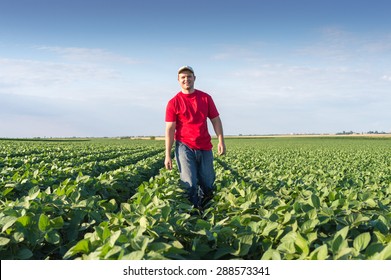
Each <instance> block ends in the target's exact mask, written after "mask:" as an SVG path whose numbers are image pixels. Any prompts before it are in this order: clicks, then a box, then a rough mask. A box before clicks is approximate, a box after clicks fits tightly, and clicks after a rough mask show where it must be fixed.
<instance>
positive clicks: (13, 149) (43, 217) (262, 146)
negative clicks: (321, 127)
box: [0, 136, 391, 259]
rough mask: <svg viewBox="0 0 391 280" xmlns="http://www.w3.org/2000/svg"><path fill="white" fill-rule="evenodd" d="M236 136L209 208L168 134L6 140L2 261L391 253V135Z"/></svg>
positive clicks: (1, 158) (221, 163) (1, 165)
mask: <svg viewBox="0 0 391 280" xmlns="http://www.w3.org/2000/svg"><path fill="white" fill-rule="evenodd" d="M226 144H227V149H228V153H227V155H226V156H223V157H218V156H216V158H215V169H216V175H217V178H216V188H217V191H216V195H215V197H214V199H213V200H212V201H211V202H210V204H209V205H208V206H209V207H208V208H206V209H205V211H204V212H203V213H199V212H198V211H197V210H195V209H193V208H192V206H191V205H190V203H189V202H188V201H187V200H186V199H185V198H184V197H183V191H182V190H181V189H180V187H179V182H178V179H179V175H178V173H177V171H176V170H173V171H167V170H165V169H164V168H163V162H164V142H163V141H153V140H115V139H94V140H90V141H16V140H0V229H1V233H0V259H390V258H391V242H390V241H391V234H390V227H391V214H390V202H391V149H390V148H391V138H387V137H381V138H377V137H376V138H375V137H362V136H361V137H341V136H338V137H258V138H255V139H250V138H247V137H246V138H241V139H234V138H232V139H231V138H228V139H227V143H226Z"/></svg>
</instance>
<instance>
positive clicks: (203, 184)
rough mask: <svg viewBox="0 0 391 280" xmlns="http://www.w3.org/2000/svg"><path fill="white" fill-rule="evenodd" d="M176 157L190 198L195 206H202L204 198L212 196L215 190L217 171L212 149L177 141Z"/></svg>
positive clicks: (183, 184) (181, 177)
mask: <svg viewBox="0 0 391 280" xmlns="http://www.w3.org/2000/svg"><path fill="white" fill-rule="evenodd" d="M175 158H176V161H177V164H178V169H179V173H180V179H181V184H182V186H183V187H184V188H185V191H186V192H187V194H188V197H189V200H190V201H191V202H192V203H193V204H194V206H195V207H199V206H201V204H202V199H203V198H204V197H210V196H212V194H213V191H214V185H213V184H214V181H215V172H214V169H213V152H212V150H210V151H204V150H194V149H191V148H189V147H188V146H186V145H185V144H183V143H182V142H179V141H176V145H175Z"/></svg>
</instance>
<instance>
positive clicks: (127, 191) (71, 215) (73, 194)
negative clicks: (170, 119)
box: [0, 149, 163, 259]
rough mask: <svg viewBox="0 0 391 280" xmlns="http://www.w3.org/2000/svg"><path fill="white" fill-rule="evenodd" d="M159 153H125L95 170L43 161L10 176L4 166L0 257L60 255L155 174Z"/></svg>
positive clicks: (159, 165)
mask: <svg viewBox="0 0 391 280" xmlns="http://www.w3.org/2000/svg"><path fill="white" fill-rule="evenodd" d="M161 151H162V150H161V149H151V150H150V151H149V152H148V151H147V152H145V151H144V152H141V153H139V154H136V155H135V156H134V157H133V158H132V156H131V155H128V156H127V160H125V161H124V160H119V162H120V164H117V163H113V162H110V163H109V164H108V165H107V166H106V167H105V168H103V167H104V166H105V165H104V162H99V166H100V167H102V168H101V169H100V170H99V172H100V173H99V174H97V172H96V169H95V170H94V169H90V170H89V169H88V168H87V166H86V165H83V164H82V165H80V166H79V167H78V168H75V169H73V168H72V167H69V166H65V167H62V166H58V165H57V164H53V165H51V166H49V165H47V164H44V165H43V166H42V168H40V169H36V170H24V167H26V166H24V167H20V168H19V169H15V170H14V171H15V172H14V175H12V176H8V175H9V174H10V173H9V171H10V170H7V169H5V170H6V172H4V169H3V170H2V173H1V180H0V182H1V184H2V188H1V199H0V200H1V205H0V209H1V213H0V228H1V235H0V259H29V258H32V259H61V258H63V255H64V253H65V252H66V251H67V250H68V249H69V248H70V247H72V246H73V245H74V244H75V243H76V242H77V241H78V240H79V239H80V238H81V237H82V236H84V234H85V233H86V232H89V231H91V229H92V227H93V226H94V225H96V224H99V223H100V222H102V221H104V220H106V219H107V216H106V212H108V211H109V210H112V208H113V204H120V203H121V202H123V201H126V200H127V199H129V197H131V196H132V195H133V194H134V192H135V190H136V188H137V187H138V186H139V185H140V184H141V183H142V182H143V181H145V180H148V179H149V178H150V177H151V176H153V175H154V174H156V173H157V172H158V170H159V168H160V167H161V165H162V161H163V153H162V152H161ZM130 162H132V163H130ZM21 169H23V171H21ZM27 169H28V168H27ZM19 172H20V173H19ZM83 172H84V173H83Z"/></svg>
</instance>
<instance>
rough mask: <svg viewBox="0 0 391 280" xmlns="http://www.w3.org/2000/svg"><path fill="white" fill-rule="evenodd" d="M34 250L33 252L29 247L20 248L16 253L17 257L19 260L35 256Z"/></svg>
mask: <svg viewBox="0 0 391 280" xmlns="http://www.w3.org/2000/svg"><path fill="white" fill-rule="evenodd" d="M33 255H34V254H33V252H31V250H30V249H28V248H23V249H21V250H19V251H18V252H17V253H16V258H17V259H19V260H28V259H30V258H31V257H32V256H33Z"/></svg>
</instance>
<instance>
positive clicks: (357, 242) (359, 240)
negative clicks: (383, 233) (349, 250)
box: [353, 232, 371, 252]
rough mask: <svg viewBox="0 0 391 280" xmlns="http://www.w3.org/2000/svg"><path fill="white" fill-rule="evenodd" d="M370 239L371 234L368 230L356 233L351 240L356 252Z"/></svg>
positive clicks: (363, 247)
mask: <svg viewBox="0 0 391 280" xmlns="http://www.w3.org/2000/svg"><path fill="white" fill-rule="evenodd" d="M370 241H371V234H370V233H369V232H364V233H362V234H360V235H358V236H357V237H356V238H355V239H354V241H353V247H354V249H356V250H357V251H358V252H360V251H362V250H364V249H365V248H367V246H368V245H369V242H370Z"/></svg>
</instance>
